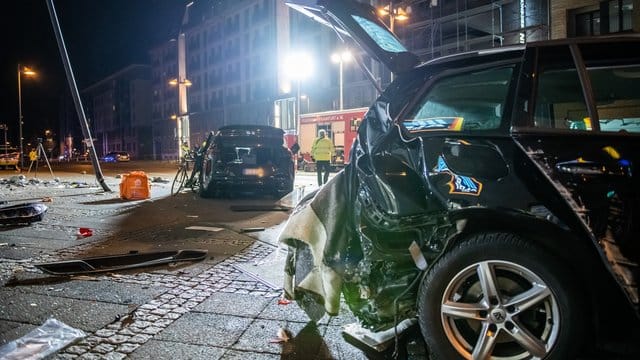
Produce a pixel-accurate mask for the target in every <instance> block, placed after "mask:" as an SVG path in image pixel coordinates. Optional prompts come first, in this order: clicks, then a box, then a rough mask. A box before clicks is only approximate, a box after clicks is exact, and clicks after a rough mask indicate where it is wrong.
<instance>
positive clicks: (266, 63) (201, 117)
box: [150, 0, 289, 159]
mask: <svg viewBox="0 0 640 360" xmlns="http://www.w3.org/2000/svg"><path fill="white" fill-rule="evenodd" d="M288 18H289V10H288V8H287V7H286V5H285V4H284V2H282V1H277V2H276V1H271V0H239V1H234V2H229V1H199V2H198V1H196V2H195V3H194V4H193V5H192V6H190V7H189V9H188V16H186V17H185V22H184V24H183V29H182V31H183V32H184V34H185V40H186V49H185V52H186V54H184V59H185V61H186V71H187V72H186V77H187V80H188V81H189V83H190V85H191V86H190V87H189V88H188V90H187V94H188V95H187V104H188V105H187V107H188V117H189V122H188V124H189V125H188V127H189V139H190V143H191V144H192V146H193V145H197V144H200V143H202V142H203V141H204V140H205V139H206V136H207V135H208V133H209V132H210V131H214V130H216V129H218V128H219V127H220V126H223V125H227V124H263V125H273V102H274V99H275V98H276V97H277V96H278V92H279V90H278V89H279V82H280V81H281V78H280V74H279V72H278V59H279V54H282V53H285V52H286V51H287V50H288V46H289V37H288V34H289V22H288ZM177 43H178V41H176V40H172V41H169V42H167V43H166V44H161V45H159V46H158V47H156V48H154V49H152V50H151V52H150V56H151V64H152V74H153V75H152V79H153V80H152V88H153V96H152V99H153V100H152V107H153V124H154V130H153V134H154V135H153V138H154V144H155V145H154V148H155V152H154V156H155V158H157V159H176V158H177V154H178V151H177V150H178V149H177V146H178V141H177V137H178V136H179V134H178V127H177V125H176V122H175V121H172V120H171V118H172V117H173V115H180V114H178V107H179V99H178V89H177V88H176V87H172V86H171V85H168V82H169V81H170V80H171V79H172V78H177V77H178V68H179V66H178V59H179V55H180V54H179V52H178V46H177V45H178V44H177Z"/></svg>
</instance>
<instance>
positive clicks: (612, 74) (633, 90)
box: [587, 66, 640, 133]
mask: <svg viewBox="0 0 640 360" xmlns="http://www.w3.org/2000/svg"><path fill="white" fill-rule="evenodd" d="M587 72H588V73H589V77H590V78H591V86H592V87H593V93H594V97H595V100H596V109H597V110H598V119H599V122H600V130H601V131H606V132H617V131H621V132H632V133H640V66H621V67H610V68H595V69H587Z"/></svg>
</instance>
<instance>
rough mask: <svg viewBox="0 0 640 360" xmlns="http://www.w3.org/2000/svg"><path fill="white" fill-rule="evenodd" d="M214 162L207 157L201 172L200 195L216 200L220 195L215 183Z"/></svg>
mask: <svg viewBox="0 0 640 360" xmlns="http://www.w3.org/2000/svg"><path fill="white" fill-rule="evenodd" d="M212 172H213V160H212V159H210V158H209V157H208V156H205V157H204V159H203V161H202V169H201V170H200V175H199V181H198V182H199V183H200V186H199V187H198V193H199V194H200V197H203V198H215V197H217V195H218V192H219V191H218V187H217V186H216V184H215V183H214V182H213V177H212Z"/></svg>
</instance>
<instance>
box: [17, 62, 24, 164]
mask: <svg viewBox="0 0 640 360" xmlns="http://www.w3.org/2000/svg"><path fill="white" fill-rule="evenodd" d="M21 73H22V70H21V69H20V64H18V128H19V134H18V135H19V136H20V139H19V140H20V171H22V169H23V168H24V156H23V155H24V150H23V148H22V86H21V85H20V78H21V76H20V74H21Z"/></svg>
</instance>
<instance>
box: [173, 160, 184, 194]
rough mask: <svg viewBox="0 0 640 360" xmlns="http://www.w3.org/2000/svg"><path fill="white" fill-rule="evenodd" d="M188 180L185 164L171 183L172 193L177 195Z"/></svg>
mask: <svg viewBox="0 0 640 360" xmlns="http://www.w3.org/2000/svg"><path fill="white" fill-rule="evenodd" d="M186 181H187V169H186V168H185V167H184V166H180V168H179V169H178V172H177V173H176V176H175V177H174V178H173V183H172V184H171V195H176V194H178V193H179V192H180V190H182V188H183V187H184V183H185V182H186Z"/></svg>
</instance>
